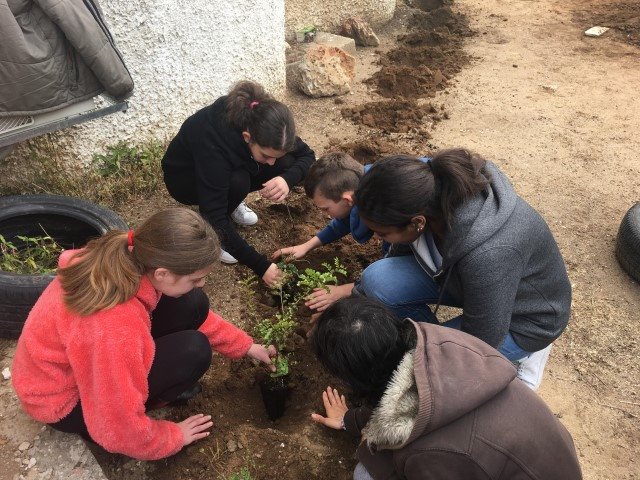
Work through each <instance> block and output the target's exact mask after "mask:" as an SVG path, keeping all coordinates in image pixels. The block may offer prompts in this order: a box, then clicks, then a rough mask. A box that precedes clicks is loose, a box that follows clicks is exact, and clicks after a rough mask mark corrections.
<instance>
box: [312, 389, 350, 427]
mask: <svg viewBox="0 0 640 480" xmlns="http://www.w3.org/2000/svg"><path fill="white" fill-rule="evenodd" d="M322 403H323V404H324V409H325V411H326V415H327V416H326V417H323V416H322V415H319V414H317V413H312V414H311V418H312V419H313V420H314V421H315V422H318V423H321V424H323V425H325V426H327V427H329V428H334V429H336V430H341V429H342V428H343V426H344V423H343V420H344V415H345V413H347V410H349V408H348V407H347V400H346V399H345V398H344V395H340V392H338V390H336V389H335V388H331V387H327V389H326V390H325V391H324V392H322Z"/></svg>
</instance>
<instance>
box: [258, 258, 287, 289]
mask: <svg viewBox="0 0 640 480" xmlns="http://www.w3.org/2000/svg"><path fill="white" fill-rule="evenodd" d="M283 276H284V274H283V273H282V270H280V269H279V268H278V266H277V265H276V264H275V263H272V264H271V266H270V267H269V268H267V271H266V272H264V275H262V280H263V281H264V283H266V284H267V286H269V287H275V286H276V285H278V283H279V282H280V281H282V277H283Z"/></svg>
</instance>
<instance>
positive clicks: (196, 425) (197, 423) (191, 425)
mask: <svg viewBox="0 0 640 480" xmlns="http://www.w3.org/2000/svg"><path fill="white" fill-rule="evenodd" d="M178 426H179V427H180V430H182V439H183V446H186V445H189V444H190V443H193V442H195V441H196V440H200V439H201V438H204V437H206V436H208V435H209V432H206V431H205V430H208V429H210V428H211V427H212V426H213V422H212V421H211V415H204V414H202V413H199V414H198V415H193V416H191V417H189V418H187V419H186V420H183V421H182V422H180V423H178Z"/></svg>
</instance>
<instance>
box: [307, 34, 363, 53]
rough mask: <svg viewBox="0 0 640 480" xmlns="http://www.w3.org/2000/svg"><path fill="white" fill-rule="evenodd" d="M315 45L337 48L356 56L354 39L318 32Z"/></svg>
mask: <svg viewBox="0 0 640 480" xmlns="http://www.w3.org/2000/svg"><path fill="white" fill-rule="evenodd" d="M314 43H317V44H318V45H325V46H327V47H336V48H340V49H342V50H344V51H345V52H347V53H348V54H350V55H355V54H356V42H355V41H354V39H353V38H349V37H342V36H340V35H334V34H333V33H328V32H318V33H317V34H316V38H315V40H314Z"/></svg>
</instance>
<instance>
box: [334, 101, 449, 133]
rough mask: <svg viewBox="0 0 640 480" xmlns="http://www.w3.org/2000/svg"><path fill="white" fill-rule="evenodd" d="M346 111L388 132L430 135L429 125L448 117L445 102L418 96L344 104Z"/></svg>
mask: <svg viewBox="0 0 640 480" xmlns="http://www.w3.org/2000/svg"><path fill="white" fill-rule="evenodd" d="M342 115H343V116H344V117H345V118H348V119H350V120H351V121H353V122H354V123H359V124H361V125H364V126H367V127H371V128H376V129H379V130H382V132H384V133H415V134H418V135H421V136H423V137H424V138H430V134H429V129H430V128H431V127H432V126H433V124H435V123H437V122H439V121H440V120H442V119H443V118H448V114H447V112H446V111H445V108H444V105H441V106H440V107H439V108H437V107H435V106H434V105H433V104H431V103H428V104H426V105H418V102H417V101H416V100H385V101H382V102H369V103H365V104H364V105H359V106H357V107H354V108H344V109H343V110H342Z"/></svg>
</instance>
